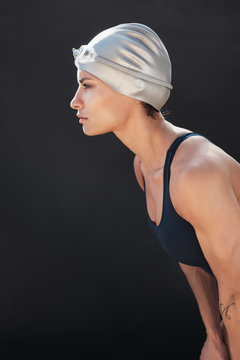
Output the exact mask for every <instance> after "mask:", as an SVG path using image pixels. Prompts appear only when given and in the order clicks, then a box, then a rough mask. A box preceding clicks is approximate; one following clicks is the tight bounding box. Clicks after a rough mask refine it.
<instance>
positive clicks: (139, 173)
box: [133, 155, 144, 191]
mask: <svg viewBox="0 0 240 360" xmlns="http://www.w3.org/2000/svg"><path fill="white" fill-rule="evenodd" d="M133 169H134V173H135V176H136V179H137V182H138V184H139V186H140V187H141V189H142V190H143V191H144V181H143V174H142V171H141V160H140V159H139V157H138V156H137V155H135V156H134V159H133Z"/></svg>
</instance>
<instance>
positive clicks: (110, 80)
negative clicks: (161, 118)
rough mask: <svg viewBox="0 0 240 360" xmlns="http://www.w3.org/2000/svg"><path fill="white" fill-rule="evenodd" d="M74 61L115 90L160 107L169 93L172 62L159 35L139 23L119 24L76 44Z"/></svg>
mask: <svg viewBox="0 0 240 360" xmlns="http://www.w3.org/2000/svg"><path fill="white" fill-rule="evenodd" d="M73 56H74V58H75V65H76V66H77V68H78V69H79V70H85V71H87V72H89V73H91V74H92V75H94V76H96V77H98V78H99V79H100V80H102V81H104V82H105V83H106V84H108V85H109V86H110V87H111V88H112V89H114V90H115V91H117V92H119V93H121V94H123V95H127V96H130V97H132V98H134V99H137V100H140V101H144V102H146V103H148V104H150V105H152V106H153V107H154V108H155V109H157V110H158V111H159V110H160V109H161V108H162V106H163V105H164V104H165V103H166V101H167V100H168V98H169V95H170V89H172V88H173V87H172V85H171V62H170V59H169V55H168V52H167V49H166V48H165V46H164V44H163V43H162V41H161V40H160V38H159V37H158V35H157V34H156V33H155V32H154V31H153V30H152V29H150V28H149V27H148V26H146V25H143V24H139V23H126V24H120V25H117V26H114V27H111V28H109V29H106V30H104V31H102V32H100V33H99V34H98V35H96V36H95V37H94V38H93V39H92V40H91V41H90V42H89V43H88V45H82V46H81V47H80V48H79V49H77V50H76V49H74V48H73Z"/></svg>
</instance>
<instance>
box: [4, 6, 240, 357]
mask: <svg viewBox="0 0 240 360" xmlns="http://www.w3.org/2000/svg"><path fill="white" fill-rule="evenodd" d="M0 16H1V21H0V26H1V38H2V41H1V44H2V45H1V50H2V55H1V73H2V74H1V79H2V81H1V85H2V92H1V100H2V101H1V103H2V105H1V108H2V114H1V132H0V143H1V151H0V160H1V183H0V185H1V186H0V200H1V201H0V235H1V237H0V240H1V241H0V349H1V350H0V351H1V353H2V358H3V359H7V358H9V359H10V358H12V359H15V358H16V359H18V358H20V357H21V356H25V357H27V356H29V357H30V358H31V359H34V358H35V359H36V358H41V359H53V358H57V359H60V358H63V359H80V358H96V359H97V358H98V357H99V356H105V357H109V358H111V359H174V360H175V359H177V358H179V359H180V358H181V359H183V358H184V359H185V360H187V359H189V360H190V359H191V360H194V359H198V358H199V355H200V351H201V347H202V346H203V343H204V340H205V330H204V326H203V323H202V320H201V317H200V313H199V310H198V307H197V303H196V301H195V298H194V295H193V293H192V291H191V289H190V287H189V285H188V283H187V281H186V280H185V277H184V275H183V273H182V272H181V270H180V268H179V267H178V264H177V263H175V262H174V260H172V259H170V258H169V257H168V256H167V255H166V254H165V253H164V252H163V251H162V249H161V248H160V246H159V245H158V244H157V243H156V242H155V239H154V238H153V236H152V234H151V233H150V230H149V228H148V224H147V219H146V212H145V198H144V193H143V192H142V190H141V189H140V187H139V186H138V184H137V182H136V179H135V176H134V172H133V166H132V161H133V157H134V154H133V153H131V152H130V151H129V149H127V148H126V147H125V146H124V145H123V144H122V143H121V142H120V141H119V140H118V139H117V138H116V137H115V135H114V134H112V133H108V134H104V135H101V136H93V137H91V136H89V137H88V136H86V135H85V134H84V133H83V131H82V127H81V125H79V124H78V121H77V120H78V119H77V118H76V116H75V113H76V112H75V111H73V110H72V109H70V107H69V103H70V101H71V99H72V97H73V95H74V93H75V91H76V89H77V82H76V68H75V66H74V63H73V57H72V47H75V48H78V47H79V46H80V45H82V44H87V43H88V42H89V41H90V40H91V38H92V37H93V36H95V35H96V34H97V33H98V32H100V31H102V30H104V29H106V28H108V27H110V26H114V25H117V24H120V23H124V22H140V23H144V24H146V25H148V26H150V27H152V28H153V30H155V31H156V32H157V33H158V35H159V36H160V38H161V39H162V40H163V42H164V44H165V46H166V47H167V49H168V52H169V55H170V58H171V62H172V68H173V72H172V84H173V87H174V90H173V91H172V93H171V97H170V99H169V100H168V102H167V104H166V106H165V110H169V111H171V114H170V115H169V116H168V117H167V119H168V120H169V121H171V122H172V123H174V124H176V125H178V126H182V127H185V128H188V129H190V130H192V131H196V132H200V133H201V134H203V135H205V136H207V137H208V138H210V139H211V140H212V141H214V142H215V143H216V144H217V145H219V146H220V147H221V148H223V149H224V150H225V151H226V152H227V153H229V154H230V155H231V156H233V157H234V158H235V159H236V160H238V161H239V160H240V159H239V140H238V139H239V106H238V105H239V100H238V97H239V60H240V51H239V50H240V47H239V29H240V25H239V5H238V1H233V0H228V1H227V0H225V1H223V0H212V1H206V0H203V1H200V0H195V1H192V0H191V1H190V0H187V1H186V0H185V1H184V0H183V1H180V0H179V1H178V0H174V1H173V0H166V1H153V0H152V1H150V0H148V1H147V0H145V1H143V0H138V1H130V0H128V1H126V0H121V1H110V0H106V1H96V0H89V1H80V0H78V1H75V0H68V1H56V0H55V1H53V0H50V1H17V0H14V1H11V0H10V1H9V0H8V1H1V15H0Z"/></svg>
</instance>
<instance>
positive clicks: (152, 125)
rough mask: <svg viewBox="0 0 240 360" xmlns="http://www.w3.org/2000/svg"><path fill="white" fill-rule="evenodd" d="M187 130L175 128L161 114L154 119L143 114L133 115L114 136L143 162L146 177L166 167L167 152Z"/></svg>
mask: <svg viewBox="0 0 240 360" xmlns="http://www.w3.org/2000/svg"><path fill="white" fill-rule="evenodd" d="M184 130H187V129H182V128H179V127H176V126H174V125H173V124H171V123H170V122H169V121H167V120H166V119H165V118H164V117H163V115H162V114H161V112H160V113H159V115H158V116H157V118H156V119H153V118H151V117H149V116H147V115H145V114H143V113H142V112H138V113H136V114H132V115H131V117H129V118H128V120H127V121H126V122H125V123H124V125H123V126H122V127H121V129H117V130H115V131H113V132H114V134H115V135H116V136H117V137H118V138H119V139H120V140H121V142H122V143H123V144H125V145H126V146H127V147H128V148H129V149H130V150H131V151H132V152H133V153H134V154H136V155H137V156H138V157H139V159H140V160H141V162H142V164H143V167H144V171H145V173H146V175H151V174H153V173H154V172H156V171H157V170H159V169H161V168H162V167H163V166H164V162H165V156H166V152H167V150H168V148H169V146H170V145H171V143H172V142H173V141H174V140H175V138H176V137H177V136H179V135H180V134H181V133H184V132H185V131H184Z"/></svg>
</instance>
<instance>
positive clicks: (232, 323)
mask: <svg viewBox="0 0 240 360" xmlns="http://www.w3.org/2000/svg"><path fill="white" fill-rule="evenodd" d="M238 287H239V284H236V286H235V289H236V290H233V289H234V287H232V291H229V287H228V286H227V285H226V284H223V285H220V286H219V309H220V312H221V315H222V319H223V323H224V325H225V328H226V334H227V335H226V336H227V339H228V347H229V352H230V355H231V360H240V294H239V292H238V291H237V289H238Z"/></svg>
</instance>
